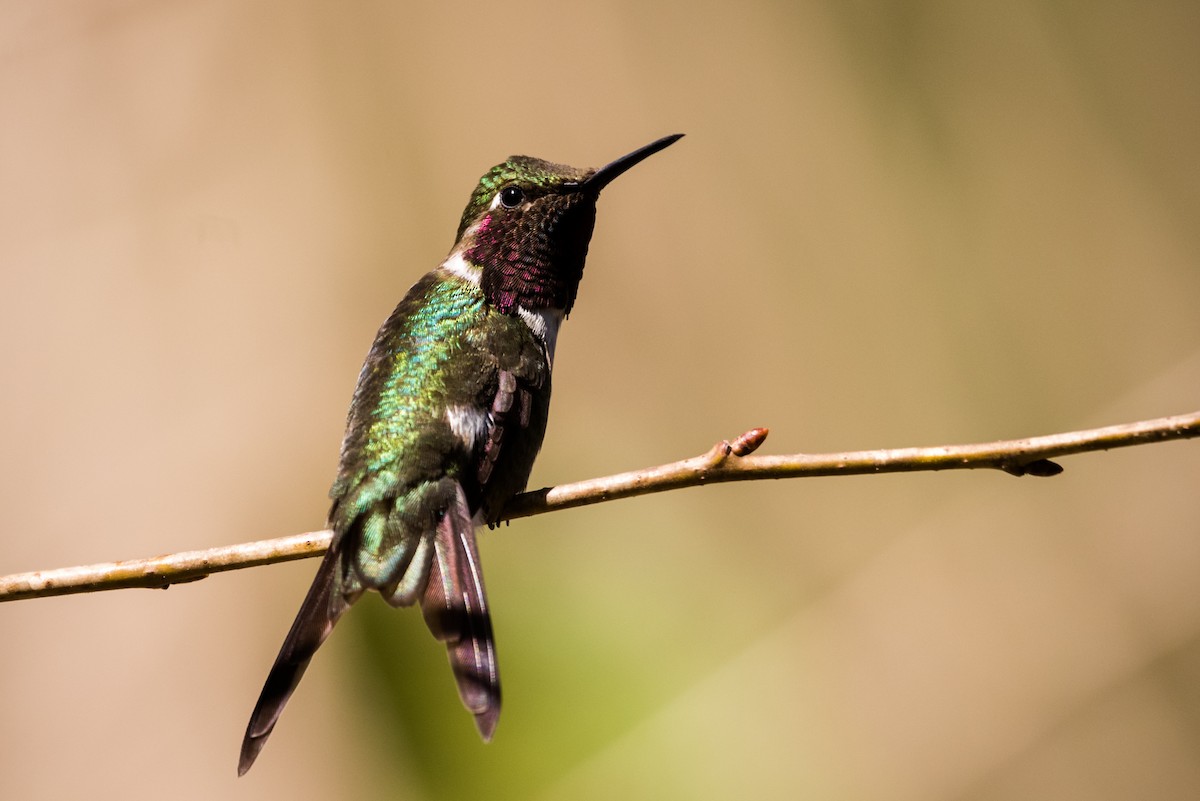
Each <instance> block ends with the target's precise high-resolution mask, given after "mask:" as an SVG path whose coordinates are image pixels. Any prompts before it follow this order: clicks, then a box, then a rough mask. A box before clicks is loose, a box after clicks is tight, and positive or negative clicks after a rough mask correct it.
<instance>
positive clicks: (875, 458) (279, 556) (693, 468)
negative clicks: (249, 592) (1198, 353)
mask: <svg viewBox="0 0 1200 801" xmlns="http://www.w3.org/2000/svg"><path fill="white" fill-rule="evenodd" d="M766 436H767V429H765V428H755V429H751V430H750V431H747V432H746V433H745V434H742V435H741V436H740V437H737V438H736V439H734V440H733V441H732V442H730V441H722V442H718V443H717V444H716V445H714V446H713V448H712V449H711V450H709V452H708V453H706V454H703V455H701V456H696V457H693V458H691V459H684V460H683V461H679V462H672V463H671V464H665V465H661V466H659V467H651V468H648V469H645V470H635V471H633V472H630V473H620V474H618V475H614V476H606V477H604V478H594V479H589V480H587V481H579V482H576V483H574V484H562V485H560V486H557V487H548V488H545V489H540V490H534V491H533V492H526V493H523V494H521V495H518V496H516V497H515V498H513V499H512V501H511V502H510V503H509V504H508V505H507V506H506V507H505V509H504V512H503V514H502V515H501V520H514V519H516V518H520V517H530V516H532V515H537V514H542V513H544V512H553V511H556V510H559V509H570V508H573V507H576V506H587V505H589V504H593V503H602V502H604V501H614V500H617V499H618V498H632V497H634V496H636V495H647V494H650V493H653V492H665V491H667V490H673V489H681V488H683V487H695V486H701V485H704V484H718V483H722V482H726V481H752V480H756V479H763V478H800V477H803V476H836V475H862V474H868V473H903V472H915V471H919V470H970V469H978V468H993V469H997V470H1003V471H1004V472H1006V473H1010V474H1012V475H1017V476H1021V475H1032V476H1053V475H1057V474H1058V473H1060V472H1062V468H1061V467H1060V466H1059V465H1058V464H1056V463H1055V462H1052V461H1050V460H1051V459H1053V458H1055V457H1060V456H1069V455H1071V454H1075V453H1084V452H1086V451H1099V450H1109V449H1111V448H1125V447H1130V446H1133V445H1145V444H1149V443H1151V442H1162V441H1164V440H1169V439H1189V438H1192V437H1198V436H1200V412H1192V413H1191V414H1181V415H1176V416H1174V417H1161V418H1158V419H1156V420H1144V421H1141V422H1137V423H1127V424H1124V425H1117V426H1109V427H1107V428H1096V429H1091V430H1088V431H1072V432H1068V433H1065V434H1050V435H1048V436H1044V437H1031V438H1029V439H1017V440H1006V441H1002V442H989V443H985V444H982V445H945V446H935V447H932V448H899V449H895V450H874V451H854V452H850V453H831V454H803V453H799V454H791V455H787V456H752V455H751V454H752V453H753V452H754V451H755V450H756V449H757V448H758V446H759V445H761V444H762V442H763V440H764V439H766ZM330 536H331V535H330V532H329V531H313V532H309V533H306V534H294V535H292V536H289V537H281V538H279V539H273V540H260V541H258V542H247V543H242V544H239V545H227V546H224V547H221V548H211V549H207V550H203V551H187V552H184V553H177V554H170V555H167V556H159V557H155V558H152V559H135V560H131V561H127V562H106V563H103V564H97V565H84V566H80V567H66V568H60V569H57V570H42V571H37V572H33V573H17V574H14V575H11V576H5V577H3V578H0V601H16V600H20V599H23V598H39V597H44V596H49V595H67V594H70V593H77V592H97V591H100V590H115V589H122V588H125V587H154V588H166V587H168V586H170V585H172V584H180V583H183V582H187V581H196V580H197V579H202V578H204V577H205V576H207V575H209V574H210V573H218V572H221V571H224V570H238V569H240V568H243V567H254V566H256V565H266V564H272V563H274V562H285V561H288V560H291V559H303V558H305V557H308V556H317V555H320V554H321V553H324V551H325V549H326V548H328V547H329V539H330Z"/></svg>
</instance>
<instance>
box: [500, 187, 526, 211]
mask: <svg viewBox="0 0 1200 801" xmlns="http://www.w3.org/2000/svg"><path fill="white" fill-rule="evenodd" d="M524 200H525V193H524V192H523V191H521V187H519V186H506V187H504V188H503V189H501V190H500V205H501V206H503V207H504V208H506V209H515V208H516V207H517V206H520V205H521V203H522V202H523V201H524Z"/></svg>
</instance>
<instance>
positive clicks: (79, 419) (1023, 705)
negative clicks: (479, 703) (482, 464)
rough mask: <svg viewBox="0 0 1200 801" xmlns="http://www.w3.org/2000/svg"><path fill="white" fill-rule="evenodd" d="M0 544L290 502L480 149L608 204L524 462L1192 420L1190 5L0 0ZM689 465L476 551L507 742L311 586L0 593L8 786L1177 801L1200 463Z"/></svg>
mask: <svg viewBox="0 0 1200 801" xmlns="http://www.w3.org/2000/svg"><path fill="white" fill-rule="evenodd" d="M0 18H2V19H3V24H2V25H0V341H2V342H3V347H2V349H0V376H2V377H3V378H2V380H3V384H4V387H3V392H2V393H0V443H2V445H0V507H2V508H3V510H4V524H3V528H4V536H3V539H2V541H0V573H8V572H15V571H20V570H31V569H37V568H44V567H55V566H61V565H68V564H77V563H85V562H91V561H101V560H107V559H114V558H128V557H135V556H145V555H151V554H156V553H163V552H168V551H174V550H182V549H189V548H197V547H202V546H209V545H218V544H227V543H232V542H237V541H240V540H245V539H254V538H260V537H267V536H275V535H282V534H287V533H292V532H298V531H305V530H309V529H313V528H319V527H320V525H321V523H322V520H323V516H324V512H325V504H326V502H325V491H326V489H327V486H328V483H329V481H330V479H331V477H332V474H333V468H334V463H335V459H336V452H337V446H338V442H339V438H340V436H341V427H342V422H343V419H344V418H343V415H344V413H345V405H346V403H347V401H348V399H349V395H350V391H351V388H352V385H353V381H354V378H355V375H356V373H357V370H358V365H359V363H360V361H361V358H362V356H363V354H364V352H365V350H366V348H367V346H368V344H369V342H370V338H371V336H372V334H373V332H374V330H375V328H376V326H377V325H378V324H379V322H380V321H381V320H382V319H383V318H384V317H385V316H386V314H387V313H388V312H389V311H390V309H391V307H392V305H393V304H394V303H395V301H396V300H397V299H398V298H399V297H400V295H401V294H402V293H403V292H404V290H405V289H406V288H407V287H408V286H409V284H411V283H412V282H413V281H414V280H415V279H416V278H417V277H418V276H419V275H420V274H421V273H422V272H424V271H426V270H427V269H429V268H431V267H432V266H433V265H435V264H436V263H437V262H438V260H439V259H440V258H441V257H442V256H443V255H444V254H445V252H446V250H447V249H448V247H449V245H450V240H451V237H452V234H453V232H454V229H455V225H456V223H457V220H458V215H459V213H460V211H461V208H462V205H463V204H464V203H465V202H466V199H467V196H468V193H469V192H470V189H471V187H472V186H473V183H474V181H475V179H476V178H477V177H478V175H479V174H480V173H482V172H483V171H484V170H485V169H487V168H488V167H490V166H491V165H492V164H493V163H495V162H496V161H498V160H500V159H501V158H503V157H504V156H506V155H508V154H509V153H513V152H516V153H528V154H532V155H538V156H542V157H546V158H551V159H556V160H562V161H568V162H572V163H580V164H593V165H595V164H599V163H602V162H605V161H607V160H609V159H610V158H612V157H615V156H617V155H619V154H621V153H624V152H626V151H628V150H630V149H632V148H633V147H636V146H638V145H641V144H643V143H645V142H647V141H649V140H650V139H652V138H654V137H657V136H660V135H662V134H666V133H671V132H673V131H684V132H686V133H687V134H688V137H687V138H686V139H684V140H683V141H682V142H680V143H679V144H678V145H676V146H675V147H673V148H671V149H670V150H668V151H666V152H665V153H663V154H662V155H660V156H656V157H655V158H654V159H652V160H651V161H649V162H647V163H646V164H645V165H643V166H640V167H638V168H637V169H636V170H635V171H634V172H632V173H630V174H629V175H628V176H627V177H625V178H623V179H622V180H621V181H620V182H618V183H616V184H614V185H613V187H612V188H611V189H610V190H609V191H608V192H607V193H606V196H605V198H604V200H603V202H602V203H601V208H600V217H599V223H598V226H597V233H596V237H595V239H594V241H593V247H592V256H591V259H590V262H589V267H588V271H587V274H586V276H585V279H584V283H583V286H582V290H581V294H580V302H579V305H578V306H577V309H576V312H575V314H574V315H573V317H572V320H571V321H570V323H569V325H568V327H567V328H566V329H565V331H564V334H563V337H562V339H561V341H560V346H559V356H558V369H557V373H556V379H555V380H556V390H555V391H556V398H555V403H554V410H553V414H552V420H551V426H550V431H549V434H548V437H547V443H546V447H545V449H544V451H543V455H542V458H541V460H540V462H539V464H538V466H537V468H536V469H535V471H534V477H533V482H534V484H535V486H541V485H544V484H548V483H554V482H561V481H568V480H573V479H579V478H585V477H589V476H594V475H602V474H605V473H608V472H614V471H617V470H623V469H629V468H633V467H638V466H642V465H648V464H654V463H657V462H662V461H667V460H671V459H674V458H679V457H682V456H685V455H690V454H693V453H697V452H699V451H701V450H704V449H706V448H707V447H708V446H709V445H710V444H711V443H712V442H713V441H714V440H716V439H718V438H721V437H728V436H733V435H735V434H737V433H739V432H740V431H742V430H744V429H745V428H748V427H750V426H754V425H766V426H770V427H771V429H772V432H773V433H772V435H771V438H770V440H769V441H768V444H767V446H766V450H767V451H770V452H777V453H784V452H791V451H798V450H808V451H822V450H841V449H851V448H866V447H888V446H901V445H916V444H937V443H945V442H964V441H976V440H986V439H991V438H999V437H1010V436H1023V435H1032V434H1039V433H1050V432H1053V431H1057V430H1067V429H1071V428H1083V427H1089V426H1095V425H1104V424H1109V423H1115V422H1120V421H1124V420H1133V419H1138V418H1145V417H1153V416H1158V415H1163V414H1170V413H1175V412H1183V411H1188V410H1190V409H1193V408H1195V407H1197V406H1198V405H1200V404H1198V403H1197V399H1198V398H1200V314H1197V301H1198V300H1200V224H1198V223H1200V80H1197V78H1198V76H1200V48H1198V47H1197V46H1196V42H1197V41H1198V40H1200V10H1198V7H1197V6H1196V4H1194V3H1187V2H1179V3H1132V2H1101V3H1083V2H1065V3H1030V2H1020V1H1018V2H1011V3H1000V4H986V5H985V4H965V3H963V4H960V3H932V2H926V3H921V2H880V1H874V0H859V2H851V3H847V2H842V0H830V1H829V2H812V3H804V4H791V3H768V2H745V3H739V4H737V5H736V6H729V5H727V4H712V3H703V2H701V3H697V2H686V3H684V2H664V3H632V2H625V3H621V2H615V3H610V2H596V3H590V4H587V6H586V7H584V8H580V9H572V8H570V7H569V6H567V5H565V4H561V3H531V2H512V3H475V4H461V5H460V4H455V3H444V4H441V5H440V6H437V7H436V8H434V7H433V6H432V4H429V7H424V4H416V3H402V2H370V3H345V4H330V3H324V2H292V3H269V2H242V1H240V0H239V2H208V3H197V2H186V0H180V1H179V2H158V3H147V2H132V1H131V2H94V1H92V0H89V1H88V2H79V1H78V0H75V1H74V2H71V1H70V0H64V1H63V2H32V1H30V2H20V1H19V0H14V1H13V2H7V3H3V4H2V5H0ZM1066 466H1067V472H1066V474H1065V475H1063V476H1062V477H1060V478H1056V479H1053V480H1034V479H1023V480H1016V479H1012V478H1008V477H1006V476H1003V475H999V474H995V475H993V474H982V473H973V474H936V475H935V474H926V475H917V476H907V477H879V478H856V479H821V480H807V481H803V482H791V483H760V484H755V485H741V486H726V487H718V488H709V489H704V490H690V491H687V492H678V493H673V494H670V495H665V496H658V497H654V498H648V499H639V500H635V501H627V502H623V503H613V504H609V505H605V506H601V507H594V508H591V509H586V510H578V511H573V512H567V513H563V514H557V515H552V516H546V517H542V518H538V519H534V520H529V521H521V522H519V523H518V524H515V525H513V526H511V527H510V528H505V529H503V530H502V531H500V532H497V533H494V534H491V535H489V536H486V537H485V541H484V544H483V552H484V558H485V561H486V562H487V572H488V579H489V588H490V590H491V595H492V602H493V606H494V609H495V612H496V616H497V622H496V625H497V630H498V636H499V648H500V657H501V663H502V668H503V671H504V678H505V692H506V696H505V700H506V708H505V712H504V715H503V717H502V720H501V723H500V727H499V729H498V731H497V736H496V741H495V742H494V743H493V744H492V745H490V746H487V747H484V746H482V745H481V744H480V743H479V742H478V740H477V738H476V737H475V735H474V732H473V728H472V726H471V724H470V720H469V717H468V716H467V715H466V713H464V712H463V711H462V710H461V708H459V706H458V703H457V700H456V699H455V697H454V693H453V689H452V686H451V682H450V679H449V675H448V671H447V670H446V667H445V660H444V656H443V653H442V649H441V648H440V647H438V646H436V645H435V644H433V643H432V642H430V641H429V640H428V638H427V635H426V634H425V633H424V632H423V630H422V627H421V624H420V622H419V620H418V616H416V615H412V614H384V610H382V609H381V608H380V605H379V604H376V603H370V604H364V605H363V607H362V608H361V609H357V610H356V611H355V612H354V614H352V615H351V616H350V617H349V618H348V619H347V621H346V623H345V624H344V625H343V627H342V628H340V629H339V631H338V633H337V634H336V635H335V636H334V638H333V639H332V640H331V642H330V643H329V644H328V645H327V646H326V649H325V650H324V651H323V652H322V654H321V655H320V658H319V659H318V660H317V662H316V663H315V665H314V667H313V669H312V670H311V671H310V673H309V675H308V677H307V679H306V680H305V682H304V684H303V686H302V688H301V690H300V693H299V694H298V696H297V697H296V698H295V700H294V702H293V704H292V706H291V707H290V708H289V710H288V712H287V714H286V715H285V717H284V719H283V721H282V723H281V725H280V728H279V729H278V731H277V732H276V734H275V737H274V738H273V740H272V741H271V743H270V744H269V745H268V747H267V748H266V750H265V751H264V752H263V755H262V758H261V759H260V761H259V763H258V765H257V766H256V767H255V769H254V771H253V772H252V773H251V774H250V775H249V776H248V777H247V778H245V779H242V780H237V779H235V771H234V767H235V761H236V754H237V747H238V742H239V739H240V736H241V733H242V728H243V726H244V725H245V720H246V717H247V715H248V713H249V711H250V708H251V706H252V705H253V702H254V699H255V696H256V694H257V692H258V689H259V686H260V683H261V681H262V679H263V677H264V675H265V672H266V669H267V667H268V665H269V663H270V660H271V659H272V658H273V656H274V654H275V650H276V648H277V647H278V644H279V641H280V640H281V638H282V636H283V634H284V632H285V631H286V628H287V625H288V624H289V622H290V620H291V616H292V614H293V612H294V611H295V608H296V607H297V605H298V603H299V601H300V597H301V595H302V594H303V591H304V589H305V587H306V585H307V583H308V580H309V577H310V576H311V573H312V570H313V568H314V566H315V565H314V564H313V563H312V562H303V563H295V564H292V565H288V566H279V567H274V568H266V569H258V570H252V571H245V572H242V573H239V574H230V575H226V576H223V577H217V578H212V579H209V580H206V581H204V582H201V583H198V584H193V585H188V586H182V587H178V588H176V589H173V590H171V591H169V592H165V593H162V592H154V593H152V592H148V591H126V592H121V593H112V594H103V595H93V596H87V597H74V598H66V599H53V600H38V601H29V602H22V603H17V604H10V605H4V606H3V607H0V642H2V643H3V645H2V646H0V648H2V652H0V702H2V704H3V712H2V714H0V797H3V798H6V799H15V798H22V799H61V798H71V797H89V798H94V799H118V798H120V799H150V798H172V799H213V798H222V799H226V798H227V799H241V798H246V799H250V798H262V799H277V798H285V797H287V798H351V797H376V798H400V799H410V798H411V799H422V798H428V799H433V798H465V797H471V796H474V797H490V798H498V799H522V800H525V799H580V798H589V799H590V798H595V799H611V798H637V799H641V798H646V799H651V798H653V799H733V798H753V799H792V798H820V799H848V800H854V801H870V800H871V799H881V801H882V799H888V801H897V800H899V801H903V800H904V799H914V801H915V800H917V799H920V801H935V800H941V799H946V800H950V799H956V800H957V799H962V800H964V801H965V800H968V799H970V800H976V799H978V800H979V801H983V800H984V799H988V800H991V799H995V800H996V801H1004V800H1007V799H1012V800H1013V801H1017V800H1018V799H1020V800H1021V801H1028V800H1029V799H1053V800H1054V801H1064V800H1065V799H1089V800H1090V801H1095V800H1097V799H1180V798H1195V797H1200V500H1198V497H1200V492H1198V490H1197V477H1198V475H1200V446H1198V445H1196V444H1192V443H1183V444H1179V443H1175V444H1168V445H1162V446H1155V447H1147V448H1140V449H1135V450H1132V451H1121V452H1114V453H1110V454H1093V455H1088V456H1082V457H1078V458H1074V459H1070V460H1069V461H1067V462H1066Z"/></svg>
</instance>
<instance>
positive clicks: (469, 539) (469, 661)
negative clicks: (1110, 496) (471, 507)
mask: <svg viewBox="0 0 1200 801" xmlns="http://www.w3.org/2000/svg"><path fill="white" fill-rule="evenodd" d="M435 545H436V558H435V559H434V560H433V565H432V569H431V570H430V574H429V583H428V584H427V585H426V587H425V594H424V597H423V598H422V599H421V611H422V613H423V614H424V617H425V623H426V625H427V626H429V630H430V631H431V632H433V635H434V636H435V637H437V638H438V639H439V640H442V641H444V642H445V643H446V651H447V654H448V655H449V657H450V667H451V669H452V670H453V671H454V678H455V681H457V683H458V694H459V697H460V698H461V699H462V702H463V704H464V705H465V706H466V707H467V709H468V710H470V711H471V713H472V714H473V715H475V725H476V727H478V729H479V733H480V734H481V735H482V736H483V739H484V740H490V739H492V732H493V731H494V730H495V728H496V721H497V720H498V719H499V717H500V674H499V671H498V669H497V667H496V643H495V640H494V639H493V636H492V619H491V615H490V614H489V613H488V607H487V593H486V592H485V591H484V586H483V573H482V571H481V570H480V566H479V551H478V548H477V547H476V544H475V527H474V525H473V524H472V521H471V517H470V515H469V513H468V511H467V503H466V498H465V497H464V496H463V494H462V489H461V488H457V493H456V498H455V502H454V503H452V504H451V506H450V508H449V509H448V510H447V511H446V513H445V515H444V516H443V517H442V520H441V521H440V522H439V523H438V529H437V535H436V539H435Z"/></svg>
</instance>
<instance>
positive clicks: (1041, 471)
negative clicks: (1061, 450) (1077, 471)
mask: <svg viewBox="0 0 1200 801" xmlns="http://www.w3.org/2000/svg"><path fill="white" fill-rule="evenodd" d="M1002 469H1003V470H1004V472H1005V473H1008V474H1009V475H1012V476H1037V477H1038V478H1049V477H1050V476H1057V475H1058V474H1059V473H1061V472H1062V471H1063V468H1062V465H1060V464H1059V463H1058V462H1052V461H1050V460H1049V459H1034V460H1033V461H1032V462H1028V463H1026V464H1009V465H1005V466H1004V467H1003V468H1002Z"/></svg>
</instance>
